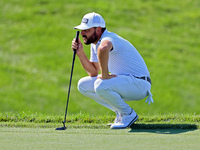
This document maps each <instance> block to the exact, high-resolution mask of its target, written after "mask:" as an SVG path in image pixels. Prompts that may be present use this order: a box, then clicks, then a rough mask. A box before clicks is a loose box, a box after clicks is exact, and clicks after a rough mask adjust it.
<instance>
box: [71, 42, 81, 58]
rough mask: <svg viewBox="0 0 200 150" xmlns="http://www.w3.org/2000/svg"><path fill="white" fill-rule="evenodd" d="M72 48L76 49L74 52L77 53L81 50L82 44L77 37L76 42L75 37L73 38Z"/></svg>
mask: <svg viewBox="0 0 200 150" xmlns="http://www.w3.org/2000/svg"><path fill="white" fill-rule="evenodd" d="M71 48H72V50H74V49H76V54H77V55H79V54H81V53H82V52H83V44H82V43H81V40H80V39H79V38H78V42H76V39H75V38H74V39H73V41H72V47H71Z"/></svg>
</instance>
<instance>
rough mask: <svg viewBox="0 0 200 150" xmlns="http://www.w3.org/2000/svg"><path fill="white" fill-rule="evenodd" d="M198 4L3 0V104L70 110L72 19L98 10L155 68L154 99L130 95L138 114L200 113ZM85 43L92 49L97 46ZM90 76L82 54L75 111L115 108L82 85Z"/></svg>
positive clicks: (193, 0) (187, 0)
mask: <svg viewBox="0 0 200 150" xmlns="http://www.w3.org/2000/svg"><path fill="white" fill-rule="evenodd" d="M199 8H200V1H198V0H184V1H174V0H137V1H136V0H124V1H121V0H110V1H108V0H96V1H94V0H87V1H84V0H59V1H57V0H28V1H26V0H1V1H0V111H1V112H22V111H31V112H40V113H47V114H48V113H52V114H61V115H62V114H64V111H65V106H66V101H67V92H68V86H69V79H70V72H71V63H72V56H73V51H72V50H71V41H72V39H73V38H74V37H75V34H76V30H74V29H73V27H74V26H76V25H78V24H80V23H81V19H82V17H83V16H84V15H85V14H86V13H90V12H96V13H99V14H101V15H102V16H103V18H104V20H105V22H106V27H107V29H108V30H109V31H111V32H115V33H117V34H118V35H120V36H122V37H123V38H125V39H127V40H128V41H130V42H131V43H132V44H133V45H134V46H135V47H136V48H137V50H138V51H139V53H140V54H141V55H142V56H143V58H144V60H145V62H146V64H147V66H148V68H149V71H150V74H151V79H152V90H151V92H152V94H153V99H154V102H155V103H154V104H151V105H148V104H147V103H145V99H144V100H141V101H132V102H128V104H129V105H130V106H131V107H132V108H133V109H135V110H136V112H137V113H138V114H150V115H153V114H165V113H192V114H194V113H196V114H199V113H200V109H199V106H200V99H199V90H200V86H199V85H200V71H199V68H200V62H199V56H200V51H199V48H200V36H199V33H200V24H199V20H200V9H199ZM81 40H82V38H81ZM84 50H85V53H86V54H87V56H88V57H89V55H90V47H89V46H85V45H84ZM84 76H87V74H86V72H85V71H84V69H83V68H82V66H81V64H80V62H79V60H78V58H76V62H75V68H74V74H73V80H72V86H71V93H70V100H69V107H68V108H69V109H68V112H69V113H71V114H73V113H80V112H82V113H89V114H95V115H100V114H102V115H103V114H112V113H113V112H111V111H109V110H108V109H106V108H104V107H103V106H101V105H99V104H97V103H96V102H95V101H94V100H92V99H89V98H87V97H84V96H82V95H81V94H80V93H79V92H78V90H77V82H78V80H79V79H80V78H81V77H84Z"/></svg>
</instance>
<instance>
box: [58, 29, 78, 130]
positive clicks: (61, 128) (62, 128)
mask: <svg viewBox="0 0 200 150" xmlns="http://www.w3.org/2000/svg"><path fill="white" fill-rule="evenodd" d="M78 36H79V31H77V32H76V42H78ZM75 56H76V49H74V53H73V61H72V69H71V76H70V81H69V89H68V96H67V105H66V109H65V117H64V121H63V127H60V128H56V130H65V129H66V126H65V123H66V117H67V108H68V103H69V94H70V89H71V82H72V75H73V70H74V62H75Z"/></svg>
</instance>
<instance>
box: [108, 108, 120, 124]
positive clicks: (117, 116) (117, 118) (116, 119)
mask: <svg viewBox="0 0 200 150" xmlns="http://www.w3.org/2000/svg"><path fill="white" fill-rule="evenodd" d="M119 117H120V114H119V112H117V111H116V117H115V120H114V123H117V122H118V120H119ZM114 123H108V124H107V126H111V125H112V124H114Z"/></svg>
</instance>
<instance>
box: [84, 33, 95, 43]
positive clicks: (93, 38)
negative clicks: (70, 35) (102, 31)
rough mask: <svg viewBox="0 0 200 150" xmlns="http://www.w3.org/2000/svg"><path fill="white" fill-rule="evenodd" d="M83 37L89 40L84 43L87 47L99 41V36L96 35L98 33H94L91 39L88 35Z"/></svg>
mask: <svg viewBox="0 0 200 150" xmlns="http://www.w3.org/2000/svg"><path fill="white" fill-rule="evenodd" d="M83 37H85V38H86V39H87V40H86V41H85V42H84V43H85V44H86V45H89V44H91V43H94V42H96V40H97V34H96V31H94V33H93V34H92V35H91V36H90V37H87V36H86V35H83Z"/></svg>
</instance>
